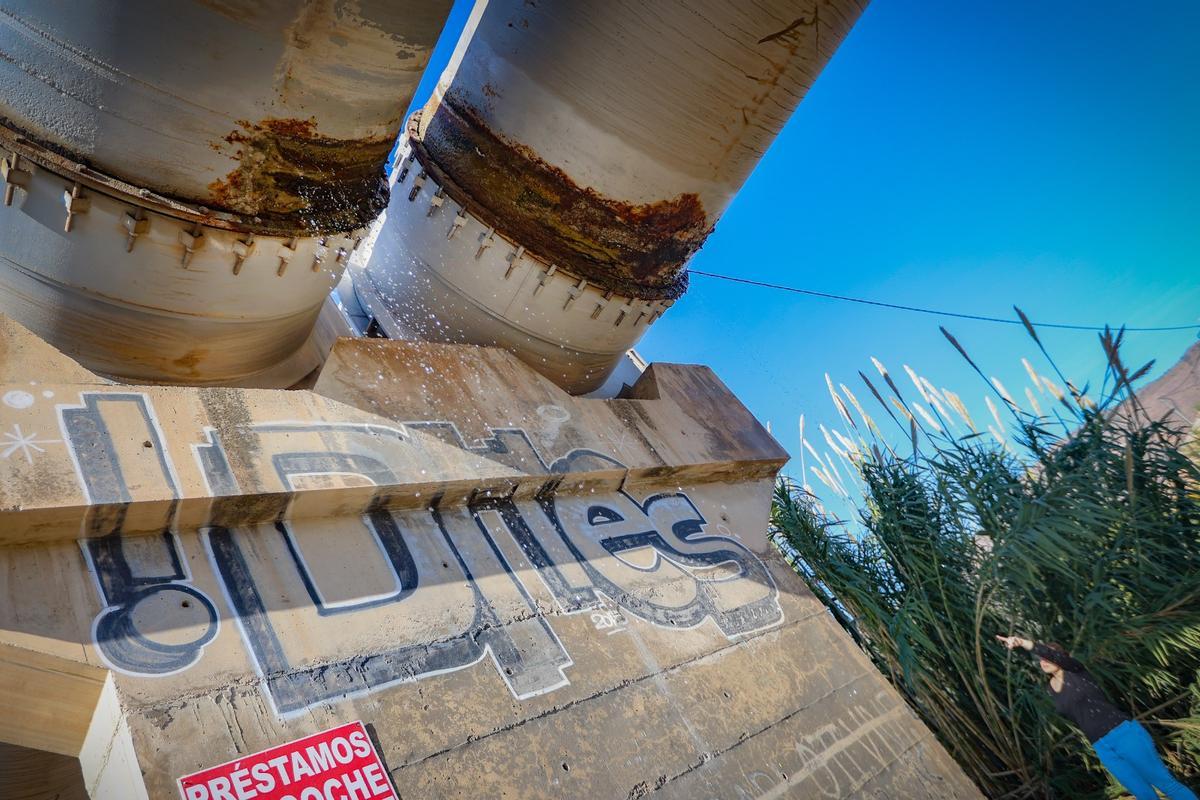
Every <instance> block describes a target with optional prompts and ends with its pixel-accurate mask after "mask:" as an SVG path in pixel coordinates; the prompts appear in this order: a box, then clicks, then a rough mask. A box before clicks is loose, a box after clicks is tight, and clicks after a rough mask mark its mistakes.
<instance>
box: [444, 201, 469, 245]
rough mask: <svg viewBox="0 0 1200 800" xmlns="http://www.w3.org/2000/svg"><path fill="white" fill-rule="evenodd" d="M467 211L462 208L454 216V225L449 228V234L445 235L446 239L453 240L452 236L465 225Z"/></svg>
mask: <svg viewBox="0 0 1200 800" xmlns="http://www.w3.org/2000/svg"><path fill="white" fill-rule="evenodd" d="M466 212H467V210H466V209H465V208H464V209H463V210H462V211H459V212H458V213H457V214H455V215H454V224H452V225H451V226H450V232H449V233H447V234H446V238H447V239H453V238H454V234H456V233H458V229H459V228H461V227H462V226H463V225H466V224H467V213H466Z"/></svg>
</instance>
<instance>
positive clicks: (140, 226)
mask: <svg viewBox="0 0 1200 800" xmlns="http://www.w3.org/2000/svg"><path fill="white" fill-rule="evenodd" d="M122 222H123V223H124V225H125V252H126V253H132V252H133V243H134V242H135V241H136V240H137V238H138V237H139V236H141V235H143V234H145V233H146V231H148V230H150V219H149V218H148V217H147V216H146V210H145V209H144V208H138V209H137V210H136V211H134V212H133V213H132V214H130V213H129V212H128V211H126V212H125V218H124V219H123V220H122Z"/></svg>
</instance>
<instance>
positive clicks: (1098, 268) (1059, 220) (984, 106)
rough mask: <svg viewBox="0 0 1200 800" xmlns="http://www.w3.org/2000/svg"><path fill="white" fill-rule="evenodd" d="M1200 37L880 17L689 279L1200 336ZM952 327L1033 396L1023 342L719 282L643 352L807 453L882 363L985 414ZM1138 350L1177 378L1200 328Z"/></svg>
mask: <svg viewBox="0 0 1200 800" xmlns="http://www.w3.org/2000/svg"><path fill="white" fill-rule="evenodd" d="M468 6H469V4H468V3H466V2H462V0H460V1H459V2H458V3H457V4H456V8H455V13H454V15H453V17H452V19H451V22H450V25H449V28H453V29H455V30H457V28H458V27H461V24H462V22H461V20H462V19H464V18H465V13H466V10H467V8H468ZM447 38H448V39H449V40H450V41H449V42H448V43H444V45H445V44H449V45H451V46H452V42H453V39H454V38H456V34H455V35H454V36H449V37H447ZM1198 41H1200V3H1197V2H1195V0H1156V2H1155V3H1152V4H1146V5H1138V4H1132V5H1131V4H1129V3H1117V2H1107V1H1098V0H1091V2H1077V1H1075V0H1055V2H1049V3H1047V2H1012V1H1011V0H1010V1H1009V2H995V1H994V0H971V1H970V2H962V0H875V2H874V3H872V5H871V6H870V7H869V8H868V9H867V11H866V13H865V14H864V15H863V17H862V19H861V20H860V21H859V23H858V25H857V26H856V27H855V28H854V29H853V30H852V31H851V33H850V35H849V37H848V38H847V39H846V41H845V42H844V43H843V45H842V47H841V49H840V50H839V51H838V53H837V54H836V55H835V57H834V59H833V61H832V62H831V63H830V64H829V66H828V67H827V68H826V69H825V71H824V72H823V73H822V75H821V76H820V78H819V79H818V81H817V83H816V85H815V86H814V87H813V89H812V90H811V91H810V92H809V94H808V96H807V97H806V98H805V100H804V101H803V102H802V103H801V105H800V107H799V110H798V111H797V112H796V113H795V115H794V116H793V117H792V119H791V121H790V122H789V123H788V125H787V127H786V128H785V129H784V131H783V133H782V134H781V135H780V136H779V138H778V139H777V140H776V142H775V144H774V145H773V146H772V148H771V149H770V151H769V152H768V153H767V155H766V157H765V158H764V159H763V161H762V162H761V163H760V165H759V167H758V169H757V170H756V171H755V172H754V174H753V175H752V176H751V178H750V180H749V181H748V182H747V184H746V185H745V187H744V188H743V189H742V191H741V193H740V194H739V195H738V197H737V199H736V200H735V201H734V203H733V205H732V206H731V207H730V209H729V210H728V212H727V213H726V214H725V216H724V217H723V218H722V219H721V221H720V222H719V223H718V225H717V229H716V232H715V233H714V234H713V235H712V236H711V237H710V238H709V240H708V242H707V244H706V245H705V247H704V249H703V250H702V251H701V252H700V253H699V255H698V256H697V257H696V258H695V259H694V261H693V263H692V266H693V267H694V268H696V269H699V270H705V271H710V272H718V273H724V274H729V275H736V276H741V277H747V278H753V279H757V280H764V281H769V282H775V283H783V284H790V285H795V286H801V287H805V288H810V289H816V290H820V291H826V292H833V293H837V294H849V295H856V296H860V297H866V298H872V299H878V300H885V301H889V302H897V303H905V304H911V305H920V306H932V307H939V308H949V309H954V310H958V311H963V312H968V313H978V314H987V315H992V316H1008V317H1011V316H1013V314H1012V311H1011V306H1012V305H1013V304H1014V303H1015V304H1017V305H1020V306H1021V307H1022V308H1023V309H1024V310H1025V311H1026V313H1028V314H1029V315H1030V316H1031V317H1032V318H1033V319H1034V320H1035V321H1037V320H1039V319H1040V320H1044V321H1056V322H1072V323H1083V324H1103V323H1106V322H1107V323H1110V324H1114V325H1119V324H1121V323H1126V324H1129V325H1144V326H1151V325H1169V324H1186V323H1195V322H1200V46H1197V42H1198ZM449 49H452V48H447V47H446V46H443V47H442V48H440V51H439V52H438V53H437V54H435V57H434V61H435V63H434V67H433V69H431V70H430V72H429V75H428V76H427V78H428V80H427V81H426V86H425V87H423V89H422V91H421V96H422V97H423V96H424V95H425V94H427V92H428V90H429V88H431V84H432V78H433V77H434V76H435V75H436V74H437V73H438V72H440V69H441V65H442V64H444V62H445V59H446V58H447V57H448V55H449ZM938 324H946V325H947V327H948V328H950V330H951V331H953V332H954V333H955V334H956V335H957V336H958V337H959V339H960V341H962V342H963V343H964V344H965V345H966V346H967V348H968V349H969V350H970V351H971V352H972V355H973V356H975V358H976V360H977V361H978V362H980V363H981V365H982V366H983V367H984V369H985V370H988V371H989V372H991V373H992V374H995V375H997V376H998V377H1000V378H1001V380H1003V381H1004V382H1005V383H1006V384H1007V385H1008V387H1009V389H1010V390H1013V391H1017V392H1019V391H1021V390H1022V389H1023V387H1024V386H1026V385H1027V384H1028V379H1027V378H1025V374H1024V371H1023V370H1022V368H1021V366H1020V362H1019V359H1020V357H1021V356H1023V355H1028V356H1030V357H1031V360H1032V355H1033V347H1032V343H1031V342H1029V340H1028V339H1027V337H1026V335H1025V334H1024V332H1023V331H1022V330H1021V329H1020V328H1018V327H1006V326H1001V325H994V324H985V323H978V322H967V321H961V320H950V321H946V320H939V319H937V318H933V317H925V316H919V315H914V314H909V313H903V312H899V311H889V310H882V309H874V308H866V307H862V306H856V305H847V304H844V303H837V302H832V301H827V300H818V299H811V298H806V297H801V296H797V295H791V294H784V293H781V292H775V291H769V290H764V289H758V288H753V287H742V286H735V285H731V284H728V283H725V282H718V281H714V280H712V279H710V278H704V277H699V276H693V278H692V288H691V290H690V291H689V292H688V294H687V295H686V296H685V297H684V298H683V299H682V300H681V301H679V302H678V303H677V304H676V305H675V307H674V308H672V309H671V310H670V311H669V312H668V313H667V314H666V316H664V317H663V318H662V320H660V321H659V322H658V323H657V324H656V325H655V326H654V327H653V328H651V330H650V332H649V333H648V334H647V336H646V337H645V339H644V340H643V341H642V343H641V345H640V346H639V347H638V349H639V351H640V352H641V353H642V354H643V355H644V356H645V357H646V358H648V359H649V360H652V361H674V362H685V363H702V364H708V365H709V366H711V367H712V368H713V369H714V370H715V371H716V372H717V374H718V375H719V376H720V377H721V378H722V379H723V380H725V382H726V383H727V384H729V386H730V387H731V388H732V389H733V390H734V392H735V393H736V394H737V395H738V396H739V397H740V398H741V399H742V401H743V402H744V403H745V404H746V405H747V406H748V407H749V408H750V409H751V410H752V411H753V412H754V413H755V414H756V415H757V416H758V417H759V418H760V419H761V420H763V421H767V420H769V421H770V422H771V423H772V429H773V431H774V432H775V434H776V436H777V437H778V438H779V439H780V441H781V442H782V444H783V445H784V446H785V447H786V448H787V449H788V450H789V451H790V452H791V453H792V454H793V456H794V457H795V456H798V454H799V442H798V436H797V432H796V424H797V421H798V418H799V416H800V414H801V413H804V414H806V417H807V419H808V421H809V424H810V427H811V428H815V423H816V422H818V421H824V422H825V423H826V424H827V425H828V424H829V423H830V422H834V421H835V420H836V416H835V412H834V411H833V408H832V404H831V402H830V400H829V396H828V393H827V391H826V388H825V380H824V374H825V373H826V372H829V373H830V374H831V376H832V377H833V379H834V380H835V381H841V382H845V383H846V384H848V385H850V386H851V387H852V389H854V390H855V391H856V393H858V395H859V397H860V399H864V396H865V395H866V394H867V392H866V391H865V389H864V390H863V391H859V389H860V388H862V384H861V382H860V381H859V379H858V378H857V375H856V372H857V371H858V370H862V371H864V372H867V373H868V374H869V375H871V376H872V377H873V376H874V375H875V373H874V372H873V368H872V366H871V361H870V357H871V356H875V357H877V358H879V359H880V360H881V361H883V362H884V363H885V364H887V365H888V366H889V367H890V368H891V370H892V371H893V373H894V374H895V376H896V378H897V381H898V382H899V381H900V380H901V379H903V381H904V382H903V383H902V384H901V388H902V389H903V388H905V386H907V385H908V382H907V378H906V377H905V376H904V374H903V370H902V369H901V365H902V364H910V365H911V366H912V367H913V368H914V369H916V370H917V371H918V372H919V373H921V374H923V375H925V376H926V377H928V378H930V379H931V380H932V381H934V382H935V383H936V384H938V385H939V386H948V387H950V388H952V389H954V390H956V391H958V392H959V393H960V394H961V395H963V397H964V399H965V400H968V402H969V403H970V404H971V407H972V409H973V411H974V410H975V409H977V408H979V407H981V406H976V405H975V404H976V403H981V402H982V396H983V394H984V387H983V386H982V385H981V383H980V381H979V379H978V378H977V377H975V376H974V375H973V373H970V372H969V368H967V367H966V366H965V364H963V362H962V360H961V358H960V357H959V356H958V354H957V353H956V352H955V351H954V350H953V349H952V348H951V347H950V345H949V344H948V343H947V342H946V341H945V340H944V339H943V338H942V336H941V334H940V333H939V332H938V328H937V326H938ZM1044 338H1045V340H1046V341H1047V342H1048V343H1049V346H1050V349H1051V351H1052V353H1053V354H1054V355H1055V356H1056V359H1057V360H1058V361H1059V363H1060V366H1061V367H1062V368H1063V370H1064V372H1066V373H1067V374H1068V375H1069V376H1071V377H1073V378H1077V379H1078V380H1079V382H1080V383H1082V382H1085V381H1087V380H1089V379H1095V378H1098V377H1099V376H1100V374H1101V373H1102V370H1103V365H1104V358H1103V354H1102V352H1101V350H1100V348H1099V345H1098V344H1097V342H1096V338H1095V336H1094V335H1093V334H1089V333H1076V332H1049V331H1048V332H1046V333H1045V337H1044ZM1128 339H1129V341H1128V347H1127V357H1128V360H1129V361H1131V362H1132V361H1137V362H1138V363H1139V364H1140V363H1141V362H1144V361H1145V360H1147V359H1150V358H1155V359H1158V363H1159V368H1158V369H1156V371H1155V374H1157V373H1158V372H1161V370H1162V369H1164V368H1166V367H1167V366H1169V365H1170V364H1171V363H1173V362H1174V361H1175V360H1176V359H1178V358H1179V357H1180V356H1181V355H1182V354H1183V352H1184V350H1185V349H1186V348H1187V347H1188V345H1189V344H1190V343H1191V342H1193V341H1195V340H1196V332H1195V331H1192V332H1186V331H1185V332H1177V333H1131V334H1129V336H1128ZM1043 371H1044V369H1043ZM984 413H986V412H984ZM877 416H882V415H877ZM810 438H811V437H810ZM817 438H818V439H819V438H820V437H819V434H818V436H817ZM813 444H814V446H816V445H817V442H816V441H814V442H813ZM819 449H820V450H822V451H824V450H826V449H827V448H826V447H825V446H824V442H823V441H821V446H820V447H819ZM791 469H794V470H795V471H798V465H797V464H794V465H793V467H792V468H791Z"/></svg>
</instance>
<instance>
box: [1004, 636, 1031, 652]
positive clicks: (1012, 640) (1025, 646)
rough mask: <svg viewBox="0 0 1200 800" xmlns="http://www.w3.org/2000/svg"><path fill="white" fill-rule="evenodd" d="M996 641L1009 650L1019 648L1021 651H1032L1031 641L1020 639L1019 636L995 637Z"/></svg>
mask: <svg viewBox="0 0 1200 800" xmlns="http://www.w3.org/2000/svg"><path fill="white" fill-rule="evenodd" d="M996 641H998V642H1000V644H1002V645H1004V646H1005V647H1007V648H1008V649H1009V650H1014V649H1016V648H1018V647H1020V648H1021V649H1022V650H1032V649H1033V641H1032V640H1031V639H1022V638H1021V637H1020V636H1000V635H997V636H996Z"/></svg>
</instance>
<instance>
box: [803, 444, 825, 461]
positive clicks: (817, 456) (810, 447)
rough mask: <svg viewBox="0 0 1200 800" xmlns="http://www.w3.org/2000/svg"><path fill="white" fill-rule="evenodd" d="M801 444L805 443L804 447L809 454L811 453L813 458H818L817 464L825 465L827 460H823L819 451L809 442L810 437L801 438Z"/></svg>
mask: <svg viewBox="0 0 1200 800" xmlns="http://www.w3.org/2000/svg"><path fill="white" fill-rule="evenodd" d="M800 444H802V445H804V449H805V450H807V451H808V452H809V455H811V456H812V457H813V458H815V459H816V460H817V464H819V465H820V466H822V467H824V466H825V462H824V461H822V460H821V456H820V454H819V453H817V451H816V450H815V449H814V448H813V446H812V445H811V444H809V443H808V439H801V440H800Z"/></svg>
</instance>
